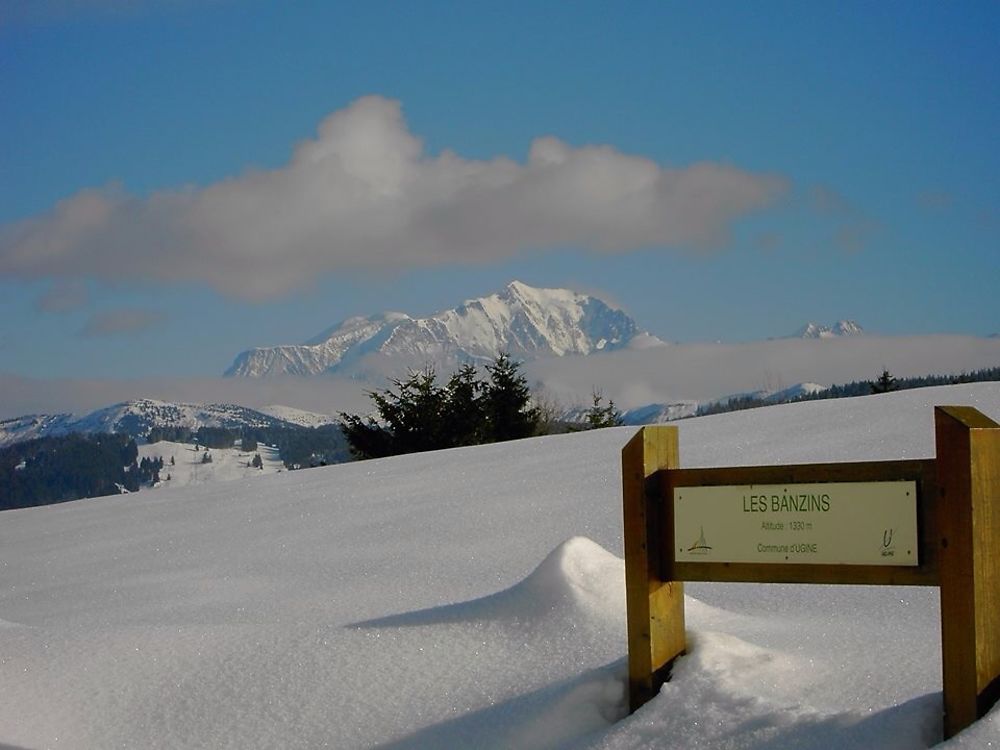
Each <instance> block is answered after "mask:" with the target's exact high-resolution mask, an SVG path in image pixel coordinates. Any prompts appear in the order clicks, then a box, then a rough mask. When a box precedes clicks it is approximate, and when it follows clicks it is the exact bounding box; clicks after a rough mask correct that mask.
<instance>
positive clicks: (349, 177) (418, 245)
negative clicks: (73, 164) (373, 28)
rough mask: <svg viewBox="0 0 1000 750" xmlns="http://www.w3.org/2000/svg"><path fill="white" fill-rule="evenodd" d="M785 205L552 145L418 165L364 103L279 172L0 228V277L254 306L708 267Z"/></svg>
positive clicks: (777, 189) (337, 117)
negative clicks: (503, 274)
mask: <svg viewBox="0 0 1000 750" xmlns="http://www.w3.org/2000/svg"><path fill="white" fill-rule="evenodd" d="M786 191H787V182H786V180H785V179H784V178H782V177H780V176H776V175H772V174H760V173H751V172H747V171H743V170H740V169H738V168H736V167H734V166H729V165H725V164H718V163H711V162H702V163H696V164H692V165H690V166H687V167H684V168H680V169H675V168H669V167H664V166H661V165H659V164H657V163H656V162H654V161H651V160H649V159H646V158H643V157H640V156H633V155H628V154H624V153H622V152H620V151H618V150H616V149H614V148H613V147H610V146H583V147H573V146H570V145H568V144H566V143H564V142H563V141H561V140H559V139H558V138H554V137H551V136H546V137H541V138H538V139H536V140H535V141H534V142H533V143H532V144H531V147H530V151H529V154H528V157H527V160H526V161H525V162H524V163H520V162H517V161H514V160H511V159H508V158H504V157H498V158H495V159H492V160H489V161H477V160H470V159H465V158H462V157H461V156H459V155H457V154H455V153H453V152H450V151H444V152H442V153H441V154H438V155H428V154H426V153H425V152H424V148H423V144H422V142H421V141H420V139H419V138H417V137H416V136H414V135H413V134H412V133H411V132H410V131H409V130H408V128H407V126H406V123H405V122H404V120H403V117H402V112H401V109H400V105H399V103H398V102H396V101H392V100H388V99H385V98H382V97H379V96H368V97H364V98H362V99H359V100H357V101H355V102H354V103H353V104H351V105H350V106H348V107H347V108H345V109H343V110H340V111H337V112H335V113H333V114H332V115H330V116H328V117H327V118H326V119H325V120H323V122H322V123H321V124H320V126H319V131H318V134H317V136H316V137H315V138H314V139H311V140H307V141H305V142H303V143H300V144H299V145H298V146H297V147H296V148H295V150H294V152H293V155H292V158H291V160H290V161H289V163H288V164H287V165H285V166H283V167H281V168H279V169H274V170H269V171H264V170H256V171H248V172H246V173H244V174H242V175H240V176H238V177H233V178H230V179H226V180H223V181H220V182H217V183H215V184H212V185H209V186H207V187H204V188H186V189H179V190H169V191H161V192H157V193H153V194H152V195H150V196H148V197H145V198H140V197H136V196H133V195H130V194H129V193H127V192H126V191H125V190H124V189H123V188H122V187H121V186H119V185H110V186H106V187H102V188H93V189H87V190H82V191H80V192H78V193H77V194H75V195H73V196H71V197H69V198H67V199H66V200H63V201H61V202H60V203H58V204H57V205H56V206H55V207H54V208H53V209H52V210H51V211H50V212H48V213H47V214H45V215H42V216H37V217H33V218H30V219H26V220H23V221H19V222H16V223H13V224H9V225H6V226H4V227H0V277H9V278H27V279H38V278H57V279H58V278H63V279H67V278H69V279H74V278H100V279H104V280H107V281H129V280H146V281H149V280H152V281H160V282H196V283H205V284H208V285H210V286H212V287H214V288H216V289H217V290H219V291H221V292H223V293H225V294H227V295H230V296H236V297H241V298H247V299H261V298H268V297H274V296H279V295H282V294H285V293H288V292H289V291H291V290H294V289H296V288H298V287H301V286H303V285H305V284H307V283H309V281H310V280H312V279H314V278H315V277H316V276H317V275H320V274H325V273H330V272H334V271H339V270H350V269H368V270H371V269H375V270H378V269H389V268H398V267H420V266H433V265H438V264H446V263H482V262H494V261H501V260H504V259H507V258H510V257H512V256H515V255H519V254H523V253H525V252H530V251H537V250H544V249H547V248H556V247H573V248H582V249H586V250H590V251H593V252H600V253H621V252H627V251H629V250H635V249H639V248H649V247H673V248H685V249H689V250H690V249H694V250H696V251H710V250H712V249H716V248H719V247H720V246H722V245H724V244H725V242H726V240H727V238H728V236H729V232H730V230H731V226H732V224H733V222H735V221H736V220H738V219H740V218H741V217H743V216H745V215H747V214H750V213H752V212H755V211H759V210H761V209H763V208H765V207H767V206H769V205H771V204H772V203H773V202H774V201H776V200H777V199H778V198H779V197H780V196H781V195H783V194H784V193H785V192H786Z"/></svg>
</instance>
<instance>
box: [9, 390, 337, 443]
mask: <svg viewBox="0 0 1000 750" xmlns="http://www.w3.org/2000/svg"><path fill="white" fill-rule="evenodd" d="M266 408H270V410H272V411H274V412H275V413H274V414H273V415H272V414H269V413H266V412H264V411H258V410H255V409H250V408H248V407H245V406H239V405H238V404H178V403H171V402H167V401H158V400H155V399H133V400H131V401H125V402H122V403H119V404H114V405H112V406H106V407H104V408H101V409H98V410H96V411H93V412H91V413H90V414H87V415H86V416H83V417H80V418H74V416H73V415H71V414H55V415H37V414H34V415H28V416H24V417H16V418H14V419H6V420H3V421H2V422H0V448H2V447H5V446H8V445H13V444H14V443H19V442H22V441H24V440H32V439H34V438H40V437H58V436H60V435H68V434H69V433H71V432H80V433H85V434H93V433H102V432H105V433H121V434H126V435H129V436H131V437H132V438H135V439H136V440H137V441H139V442H142V441H143V440H144V439H145V436H146V435H147V434H148V433H149V431H150V430H151V429H154V428H170V427H182V428H187V429H190V430H192V431H196V430H197V429H198V428H200V427H219V428H224V429H231V430H238V429H241V428H246V427H260V428H281V427H288V428H293V427H315V426H320V425H323V424H330V423H332V422H334V421H335V420H334V419H333V418H332V417H330V418H327V417H324V416H323V415H318V414H312V413H310V412H304V411H301V410H298V409H290V408H288V407H266Z"/></svg>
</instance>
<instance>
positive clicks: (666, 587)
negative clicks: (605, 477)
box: [622, 426, 687, 711]
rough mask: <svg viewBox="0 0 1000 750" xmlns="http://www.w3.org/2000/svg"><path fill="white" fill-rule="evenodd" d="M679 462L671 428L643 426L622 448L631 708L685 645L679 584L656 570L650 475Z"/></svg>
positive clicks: (658, 509)
mask: <svg viewBox="0 0 1000 750" xmlns="http://www.w3.org/2000/svg"><path fill="white" fill-rule="evenodd" d="M678 463H679V459H678V446H677V428H676V427H663V426H657V427H644V428H642V429H641V430H640V431H639V432H638V433H636V435H635V436H634V437H633V438H632V439H631V440H630V441H629V442H628V444H627V445H626V446H625V448H624V449H623V450H622V498H623V520H624V526H625V529H624V531H625V540H624V542H625V594H626V599H627V620H628V654H629V705H630V710H632V711H635V710H636V709H637V708H639V706H641V705H642V704H643V703H646V702H647V701H648V700H649V699H650V698H652V697H653V696H654V695H656V692H657V691H658V690H659V688H660V685H661V684H662V682H663V680H664V679H666V676H667V675H666V673H667V671H668V670H669V666H670V664H671V662H672V661H673V659H675V658H676V657H677V656H679V655H680V654H682V653H683V652H684V650H685V648H686V647H687V645H686V641H685V637H684V587H683V584H681V583H679V582H673V581H667V580H664V579H663V578H662V577H661V576H660V573H659V571H660V570H661V568H662V564H661V562H660V559H659V547H658V543H659V539H660V536H661V533H662V523H663V519H662V504H661V503H659V502H657V501H656V500H655V497H654V494H653V493H655V489H656V486H655V484H654V482H653V481H652V477H653V476H654V475H655V473H656V472H657V471H658V470H659V469H664V468H671V467H676V466H677V465H678Z"/></svg>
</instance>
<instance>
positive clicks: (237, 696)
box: [0, 383, 1000, 750]
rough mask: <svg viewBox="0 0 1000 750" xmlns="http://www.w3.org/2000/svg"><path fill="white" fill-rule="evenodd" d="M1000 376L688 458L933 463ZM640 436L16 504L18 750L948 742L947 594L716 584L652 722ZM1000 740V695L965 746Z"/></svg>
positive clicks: (782, 412) (694, 613)
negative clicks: (630, 684) (626, 448)
mask: <svg viewBox="0 0 1000 750" xmlns="http://www.w3.org/2000/svg"><path fill="white" fill-rule="evenodd" d="M941 403H964V404H971V405H974V406H977V407H978V408H979V409H980V410H982V411H984V412H985V413H987V414H988V415H990V416H992V418H993V419H996V420H1000V384H995V383H992V384H978V385H971V386H952V387H948V388H935V389H922V390H914V391H906V392H901V393H893V394H887V395H883V396H871V397H866V398H862V399H853V400H837V401H820V402H812V403H804V404H791V405H782V406H774V407H768V408H766V409H757V410H753V411H748V412H738V413H733V414H723V415H717V416H713V417H707V418H702V419H693V420H688V421H684V422H682V423H680V425H679V429H680V441H681V461H682V463H683V464H684V465H686V466H706V465H719V464H734V463H739V464H760V463H774V462H796V461H815V460H862V459H877V458H900V457H906V458H910V457H920V456H928V455H931V454H932V453H933V450H934V449H933V418H932V410H931V407H932V405H933V404H941ZM633 433H634V428H617V429H611V430H601V431H596V432H589V433H578V434H574V435H565V436H552V437H546V438H537V439H533V440H528V441H521V442H515V443H506V444H498V445H492V446H484V447H477V448H465V449H457V450H451V451H441V452H436V453H429V454H422V455H410V456H403V457H397V458H391V459H385V460H380V461H370V462H362V463H355V464H344V465H339V466H333V467H327V468H322V469H313V470H307V471H300V472H292V473H282V474H275V475H271V476H265V477H260V478H256V479H254V480H253V481H250V480H236V481H232V482H226V483H214V484H208V485H202V486H197V487H188V488H184V489H179V490H171V489H164V490H162V491H158V492H147V493H138V494H133V495H126V496H118V497H108V498H97V499H91V500H83V501H77V502H73V503H66V504H63V505H56V506H48V507H44V508H33V509H26V510H16V511H6V512H4V513H3V514H0V637H2V650H0V694H2V695H3V697H4V699H3V701H0V746H4V745H6V746H13V747H23V748H46V747H54V748H59V747H72V748H109V747H143V748H177V747H211V748H272V747H283V748H317V747H335V748H361V747H373V746H383V747H389V748H442V747H476V748H491V747H495V748H500V747H517V748H556V747H560V748H609V749H611V750H624V749H625V748H677V749H678V750H680V749H683V750H691V749H692V748H695V749H697V748H732V749H736V750H738V749H745V750H749V749H751V748H752V749H754V750H763V749H765V748H773V749H777V748H792V747H794V748H889V749H890V750H892V749H895V748H899V749H900V750H902V749H903V748H907V749H911V748H925V747H929V746H931V745H934V744H935V743H936V742H938V741H939V739H940V718H939V714H940V708H941V703H940V700H941V697H940V689H941V682H940V680H941V678H940V654H939V649H940V644H939V636H938V604H937V594H936V592H934V591H933V590H927V589H916V588H886V587H879V588H872V587H851V586H844V587H795V586H777V585H757V586H754V585H735V584H727V585H724V584H698V585H694V584H692V585H689V586H687V588H686V591H687V594H688V596H689V599H688V606H687V612H688V628H689V631H690V634H691V644H692V648H691V653H690V655H689V656H687V657H684V658H683V659H682V660H681V662H680V663H679V665H678V667H677V669H676V672H675V676H674V679H673V680H672V681H671V682H670V683H668V684H667V685H666V686H665V687H664V689H663V691H662V692H661V694H660V695H659V696H658V697H657V698H656V699H654V700H653V701H652V702H651V703H649V704H647V705H646V706H645V707H644V708H643V709H641V710H640V711H639V712H638V713H637V714H635V715H634V716H631V717H625V716H624V683H623V679H624V656H625V624H624V585H623V580H622V570H623V567H622V562H621V560H620V555H621V512H620V503H621V498H620V467H619V461H620V451H621V447H622V446H623V445H624V443H625V442H626V441H627V440H628V439H629V437H630V436H631V435H632V434H633ZM989 743H992V745H993V746H997V745H1000V710H994V711H993V712H992V713H991V714H990V716H989V717H987V718H986V719H984V720H983V721H980V722H978V723H977V724H976V725H974V726H973V727H971V728H970V729H969V730H968V731H967V732H965V733H963V734H962V735H960V736H959V737H958V738H956V739H954V740H952V741H950V742H948V743H945V744H944V745H943V747H945V748H947V749H948V750H956V749H957V748H962V749H963V750H964V749H965V748H982V747H987V746H988V745H989Z"/></svg>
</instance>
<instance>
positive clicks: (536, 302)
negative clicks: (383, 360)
mask: <svg viewBox="0 0 1000 750" xmlns="http://www.w3.org/2000/svg"><path fill="white" fill-rule="evenodd" d="M633 340H635V341H637V342H641V343H642V345H643V346H649V345H651V343H650V342H651V341H652V340H655V342H656V343H662V342H659V340H658V339H655V337H652V336H650V335H649V334H644V333H643V332H642V331H640V330H639V327H638V325H636V323H635V321H634V320H632V318H630V317H629V316H628V315H627V314H625V313H624V312H622V311H621V310H618V309H615V308H612V307H610V306H609V305H607V304H605V303H604V302H602V301H601V300H599V299H597V298H596V297H591V296H588V295H584V294H579V293H577V292H573V291H570V290H568V289H539V288H535V287H531V286H528V285H527V284H523V283H521V282H519V281H512V282H511V283H510V284H508V285H507V286H506V287H505V288H504V289H503V290H502V291H500V292H498V293H496V294H491V295H489V296H487V297H480V298H478V299H472V300H466V301H465V302H464V303H463V304H461V305H460V306H458V307H456V308H454V309H451V310H445V311H443V312H440V313H437V314H436V315H432V316H430V317H427V318H412V317H410V316H409V315H405V314H402V313H385V314H382V315H376V316H372V317H368V318H360V317H358V318H350V319H349V320H347V321H345V322H343V323H341V324H340V325H337V326H334V327H333V328H330V329H329V330H327V331H324V332H323V333H322V334H320V335H319V336H317V337H315V338H313V339H311V340H310V341H307V342H306V343H305V344H301V345H289V346H273V347H261V348H257V349H251V350H249V351H245V352H243V353H242V354H240V355H239V356H237V357H236V360H235V361H234V362H233V364H232V366H231V367H230V368H229V369H228V370H227V371H226V373H225V374H226V375H227V376H241V377H253V378H259V377H267V376H273V375H317V374H320V373H323V372H333V371H342V370H344V369H345V368H346V367H347V366H348V365H352V364H357V363H358V362H359V361H360V360H361V359H362V358H363V357H365V356H367V355H381V356H383V357H389V358H391V359H393V360H400V361H406V362H411V363H416V364H421V363H422V362H427V361H431V362H447V363H454V362H482V361H487V360H490V359H492V358H493V357H495V356H496V355H497V354H498V353H500V352H502V351H504V352H508V353H510V354H511V355H512V356H514V357H515V358H518V359H522V360H530V359H536V358H538V357H551V356H556V357H561V356H564V355H567V354H591V353H593V352H598V351H610V350H613V349H621V348H625V347H627V346H629V345H630V344H631V342H633Z"/></svg>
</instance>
